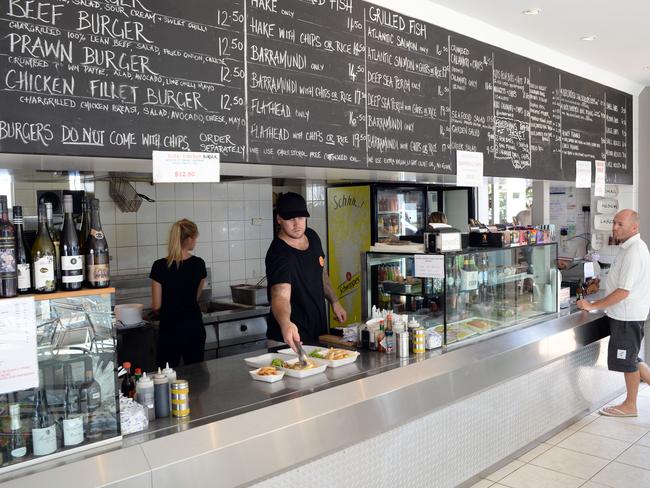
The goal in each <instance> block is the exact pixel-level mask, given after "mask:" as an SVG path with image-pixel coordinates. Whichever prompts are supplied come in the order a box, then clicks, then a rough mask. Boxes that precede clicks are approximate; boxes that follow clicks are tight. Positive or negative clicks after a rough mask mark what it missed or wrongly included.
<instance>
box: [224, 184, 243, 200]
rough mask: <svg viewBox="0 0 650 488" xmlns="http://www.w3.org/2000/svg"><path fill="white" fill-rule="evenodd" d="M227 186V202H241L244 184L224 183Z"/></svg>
mask: <svg viewBox="0 0 650 488" xmlns="http://www.w3.org/2000/svg"><path fill="white" fill-rule="evenodd" d="M226 185H228V200H243V199H244V184H243V183H234V182H231V183H226Z"/></svg>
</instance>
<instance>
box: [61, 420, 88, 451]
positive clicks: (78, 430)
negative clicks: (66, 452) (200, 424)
mask: <svg viewBox="0 0 650 488" xmlns="http://www.w3.org/2000/svg"><path fill="white" fill-rule="evenodd" d="M83 440H84V422H83V415H79V416H78V417H74V418H70V419H63V445H65V446H76V445H77V444H80V443H82V442H83Z"/></svg>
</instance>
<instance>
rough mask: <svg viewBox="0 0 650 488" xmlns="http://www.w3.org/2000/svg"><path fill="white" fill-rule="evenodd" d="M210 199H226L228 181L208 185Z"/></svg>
mask: <svg viewBox="0 0 650 488" xmlns="http://www.w3.org/2000/svg"><path fill="white" fill-rule="evenodd" d="M210 193H211V194H212V200H223V201H227V200H228V183H212V184H211V185H210Z"/></svg>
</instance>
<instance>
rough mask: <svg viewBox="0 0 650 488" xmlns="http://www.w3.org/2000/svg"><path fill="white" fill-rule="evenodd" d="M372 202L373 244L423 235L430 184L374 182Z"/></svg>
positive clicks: (410, 238)
mask: <svg viewBox="0 0 650 488" xmlns="http://www.w3.org/2000/svg"><path fill="white" fill-rule="evenodd" d="M372 204H373V208H372V213H373V224H372V231H373V233H372V242H373V244H374V243H377V242H384V241H387V240H390V239H406V240H413V239H412V238H413V237H419V239H421V238H422V234H423V233H424V229H425V227H426V223H427V215H428V214H427V208H426V205H427V187H426V186H424V185H420V186H402V185H372ZM415 240H418V239H415Z"/></svg>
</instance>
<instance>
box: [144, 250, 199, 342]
mask: <svg viewBox="0 0 650 488" xmlns="http://www.w3.org/2000/svg"><path fill="white" fill-rule="evenodd" d="M206 276H207V271H206V269H205V261H203V259H201V258H199V257H197V256H191V257H189V258H187V259H185V260H183V261H181V264H180V266H177V265H176V263H172V265H171V266H167V259H166V258H162V259H158V260H157V261H155V262H154V263H153V266H152V267H151V273H149V278H151V279H152V280H154V281H157V282H158V283H160V284H161V285H162V304H161V308H160V330H161V332H162V331H165V332H183V331H185V332H187V327H188V326H189V327H201V328H202V327H203V320H202V317H201V310H200V309H199V304H198V302H197V291H198V288H199V284H200V283H201V280H202V279H204V278H205V277H206Z"/></svg>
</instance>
